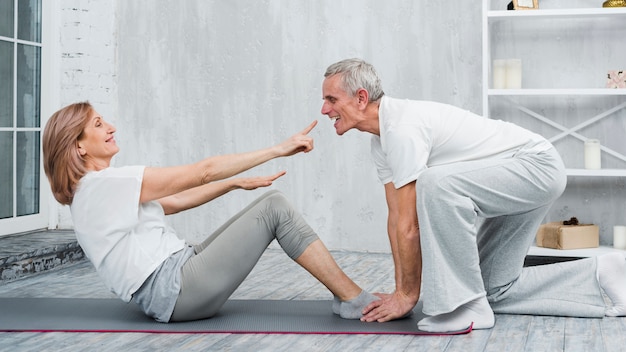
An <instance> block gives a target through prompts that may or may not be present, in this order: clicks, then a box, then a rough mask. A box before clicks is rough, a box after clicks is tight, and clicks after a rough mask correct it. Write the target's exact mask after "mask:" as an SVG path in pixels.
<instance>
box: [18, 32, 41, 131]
mask: <svg viewBox="0 0 626 352" xmlns="http://www.w3.org/2000/svg"><path fill="white" fill-rule="evenodd" d="M40 77H41V48H39V47H36V46H29V45H22V44H19V45H18V46H17V127H39V121H40V119H39V112H40V106H39V105H40V104H39V103H40V99H39V94H40V90H41V89H40V86H41V79H40Z"/></svg>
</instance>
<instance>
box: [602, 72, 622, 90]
mask: <svg viewBox="0 0 626 352" xmlns="http://www.w3.org/2000/svg"><path fill="white" fill-rule="evenodd" d="M606 87H607V88H626V71H625V70H613V71H609V73H608V74H607V81H606Z"/></svg>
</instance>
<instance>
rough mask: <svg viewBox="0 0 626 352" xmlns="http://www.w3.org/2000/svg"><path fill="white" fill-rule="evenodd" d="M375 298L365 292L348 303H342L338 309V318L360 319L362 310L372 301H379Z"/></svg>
mask: <svg viewBox="0 0 626 352" xmlns="http://www.w3.org/2000/svg"><path fill="white" fill-rule="evenodd" d="M379 299H380V298H378V297H377V296H374V295H373V294H371V293H369V292H367V291H361V293H360V294H359V295H358V296H356V298H353V299H351V300H349V301H343V302H341V304H340V307H339V316H340V317H342V318H344V319H361V317H362V316H363V313H362V312H363V309H364V308H365V307H366V306H367V305H368V304H370V303H372V302H373V301H376V300H379Z"/></svg>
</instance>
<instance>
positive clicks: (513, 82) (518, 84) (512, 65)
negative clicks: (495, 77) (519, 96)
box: [506, 59, 522, 89]
mask: <svg viewBox="0 0 626 352" xmlns="http://www.w3.org/2000/svg"><path fill="white" fill-rule="evenodd" d="M506 87H507V88H508V89H521V88H522V60H520V59H509V60H506Z"/></svg>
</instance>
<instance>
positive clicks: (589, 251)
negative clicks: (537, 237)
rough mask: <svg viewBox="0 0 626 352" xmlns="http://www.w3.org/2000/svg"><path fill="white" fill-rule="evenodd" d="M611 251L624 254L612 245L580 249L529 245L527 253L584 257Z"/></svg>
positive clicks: (624, 252)
mask: <svg viewBox="0 0 626 352" xmlns="http://www.w3.org/2000/svg"><path fill="white" fill-rule="evenodd" d="M611 252H621V253H623V254H624V255H625V256H626V251H624V250H622V249H615V248H613V247H608V246H600V247H596V248H581V249H552V248H543V247H537V246H531V247H530V249H529V250H528V255H531V256H542V257H576V258H586V257H595V256H598V255H602V254H606V253H611Z"/></svg>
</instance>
